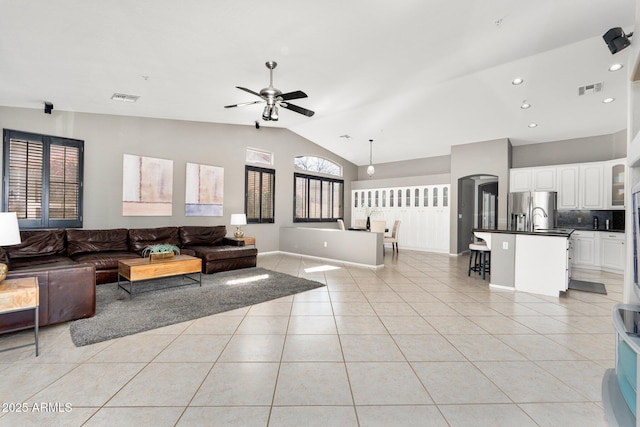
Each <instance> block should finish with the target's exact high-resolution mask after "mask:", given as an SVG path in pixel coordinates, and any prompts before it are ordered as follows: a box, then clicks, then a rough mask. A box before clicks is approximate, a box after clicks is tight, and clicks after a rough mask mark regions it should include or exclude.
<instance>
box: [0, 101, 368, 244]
mask: <svg viewBox="0 0 640 427" xmlns="http://www.w3.org/2000/svg"><path fill="white" fill-rule="evenodd" d="M0 127H2V128H4V129H15V130H22V131H26V132H34V133H41V134H46V135H55V136H60V137H67V138H76V139H81V140H84V141H85V157H84V159H85V165H84V178H85V182H84V184H85V185H84V228H87V229H97V228H115V227H127V228H130V227H161V226H165V225H183V224H184V225H226V226H227V231H228V232H229V234H230V232H231V231H233V228H232V227H230V226H229V216H230V215H231V214H232V213H240V212H244V186H245V185H244V166H245V152H246V148H247V147H252V148H258V149H262V150H266V151H271V152H273V153H274V158H275V165H274V168H275V170H276V190H275V195H276V204H275V208H276V212H275V218H276V223H275V224H249V225H247V226H246V227H244V229H245V235H246V236H254V237H256V238H257V244H256V246H257V247H258V249H259V251H260V252H265V251H275V250H278V242H279V228H280V227H281V226H291V225H293V173H294V167H293V158H294V157H295V156H298V155H315V156H322V157H325V158H327V159H330V160H332V161H334V162H336V163H339V164H341V165H342V166H343V168H344V180H345V195H347V196H346V197H347V199H348V197H349V196H348V195H349V194H350V191H351V186H350V183H351V181H353V180H354V179H356V177H357V167H356V166H355V165H353V164H352V163H349V162H347V161H346V160H344V159H342V158H341V157H338V156H336V155H335V154H333V153H330V152H329V151H327V150H325V149H323V148H321V147H319V146H318V145H316V144H314V143H312V142H310V141H308V140H306V139H304V138H302V137H300V136H298V135H296V134H294V133H293V132H290V131H288V130H285V129H279V128H270V127H268V126H262V127H261V128H260V129H259V130H257V129H255V127H254V126H237V125H224V124H215V123H200V122H189V121H178V120H164V119H149V118H139V117H127V116H111V115H102V114H87V113H72V112H63V111H58V110H54V111H53V114H51V115H49V114H44V113H43V112H42V110H35V109H24V108H11V107H0ZM125 153H126V154H137V155H142V156H148V157H157V158H163V159H171V160H173V171H174V182H173V215H172V216H171V217H130V216H128V217H124V216H122V161H123V154H125ZM1 156H2V153H0V158H1ZM187 162H190V163H201V164H206V165H213V166H221V167H224V216H223V217H186V216H185V215H184V203H185V173H186V163H187ZM0 191H2V190H1V189H0ZM1 195H2V194H1V193H0V196H1ZM345 216H346V217H347V221H350V212H349V204H348V203H347V204H346V206H345ZM305 226H310V227H313V226H315V225H314V224H308V225H307V224H305ZM317 226H323V227H326V226H327V224H326V223H324V224H322V223H321V224H318V225H317Z"/></svg>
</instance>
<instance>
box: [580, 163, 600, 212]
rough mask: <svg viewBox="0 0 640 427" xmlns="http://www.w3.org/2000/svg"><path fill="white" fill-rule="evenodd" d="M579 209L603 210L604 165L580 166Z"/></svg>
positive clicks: (585, 164) (589, 164) (586, 164)
mask: <svg viewBox="0 0 640 427" xmlns="http://www.w3.org/2000/svg"><path fill="white" fill-rule="evenodd" d="M579 207H580V209H604V164H603V163H601V162H593V163H584V164H581V165H580V206H579Z"/></svg>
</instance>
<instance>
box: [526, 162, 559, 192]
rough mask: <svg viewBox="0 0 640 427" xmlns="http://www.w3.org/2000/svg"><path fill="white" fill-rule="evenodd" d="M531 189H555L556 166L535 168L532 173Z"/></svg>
mask: <svg viewBox="0 0 640 427" xmlns="http://www.w3.org/2000/svg"><path fill="white" fill-rule="evenodd" d="M532 178H533V191H556V189H557V187H556V168H555V167H552V168H535V169H534V170H533V174H532Z"/></svg>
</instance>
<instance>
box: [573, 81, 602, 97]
mask: <svg viewBox="0 0 640 427" xmlns="http://www.w3.org/2000/svg"><path fill="white" fill-rule="evenodd" d="M602 85H603V83H602V82H600V83H592V84H590V85H585V86H580V87H579V88H578V95H579V96H582V95H589V94H592V93H598V92H602Z"/></svg>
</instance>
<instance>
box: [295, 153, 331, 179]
mask: <svg viewBox="0 0 640 427" xmlns="http://www.w3.org/2000/svg"><path fill="white" fill-rule="evenodd" d="M294 165H295V168H296V169H298V170H301V171H306V172H315V173H322V174H325V175H333V176H342V167H341V166H340V165H339V164H337V163H335V162H332V161H331V160H327V159H325V158H322V157H315V156H298V157H296V158H295V159H294Z"/></svg>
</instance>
